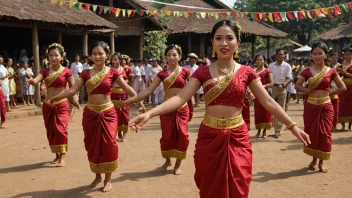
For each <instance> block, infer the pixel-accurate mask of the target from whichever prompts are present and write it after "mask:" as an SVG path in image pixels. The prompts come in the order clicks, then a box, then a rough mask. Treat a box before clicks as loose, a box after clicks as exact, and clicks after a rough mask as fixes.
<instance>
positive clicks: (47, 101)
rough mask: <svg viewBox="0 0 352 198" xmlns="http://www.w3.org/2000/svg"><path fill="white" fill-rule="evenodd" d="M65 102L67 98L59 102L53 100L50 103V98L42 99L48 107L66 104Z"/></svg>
mask: <svg viewBox="0 0 352 198" xmlns="http://www.w3.org/2000/svg"><path fill="white" fill-rule="evenodd" d="M66 101H67V98H64V99H61V100H55V101H53V102H52V103H51V99H50V98H45V99H44V102H45V103H46V104H48V105H50V104H54V105H57V104H61V103H63V102H66Z"/></svg>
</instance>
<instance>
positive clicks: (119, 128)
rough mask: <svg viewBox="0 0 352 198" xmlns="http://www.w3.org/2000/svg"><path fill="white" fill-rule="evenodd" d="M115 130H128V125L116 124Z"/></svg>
mask: <svg viewBox="0 0 352 198" xmlns="http://www.w3.org/2000/svg"><path fill="white" fill-rule="evenodd" d="M117 128H118V129H117V131H122V132H125V133H127V132H130V127H129V126H128V125H120V126H117Z"/></svg>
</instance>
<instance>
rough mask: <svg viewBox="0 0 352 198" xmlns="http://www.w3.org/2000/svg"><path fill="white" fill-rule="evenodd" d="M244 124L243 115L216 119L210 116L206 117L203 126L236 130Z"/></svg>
mask: <svg viewBox="0 0 352 198" xmlns="http://www.w3.org/2000/svg"><path fill="white" fill-rule="evenodd" d="M243 123H244V120H243V117H242V115H238V116H236V117H233V118H226V119H221V118H214V117H211V116H208V115H205V116H204V119H203V124H204V125H205V126H207V127H210V128H213V129H234V128H237V127H239V126H241V125H242V124H243Z"/></svg>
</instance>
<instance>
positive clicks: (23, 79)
mask: <svg viewBox="0 0 352 198" xmlns="http://www.w3.org/2000/svg"><path fill="white" fill-rule="evenodd" d="M33 75H34V74H33V71H32V69H31V68H29V67H28V62H23V63H22V68H21V69H20V70H19V71H18V76H19V77H20V79H19V80H20V84H21V89H22V94H23V96H22V99H23V103H24V104H25V105H30V102H29V99H30V93H31V92H32V89H33V87H32V85H30V84H28V83H27V81H28V80H29V79H31V78H32V77H33Z"/></svg>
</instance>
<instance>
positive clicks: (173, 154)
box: [161, 150, 187, 160]
mask: <svg viewBox="0 0 352 198" xmlns="http://www.w3.org/2000/svg"><path fill="white" fill-rule="evenodd" d="M161 156H162V157H163V158H177V159H179V160H184V159H186V156H187V151H186V152H182V151H178V150H169V151H161Z"/></svg>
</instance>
